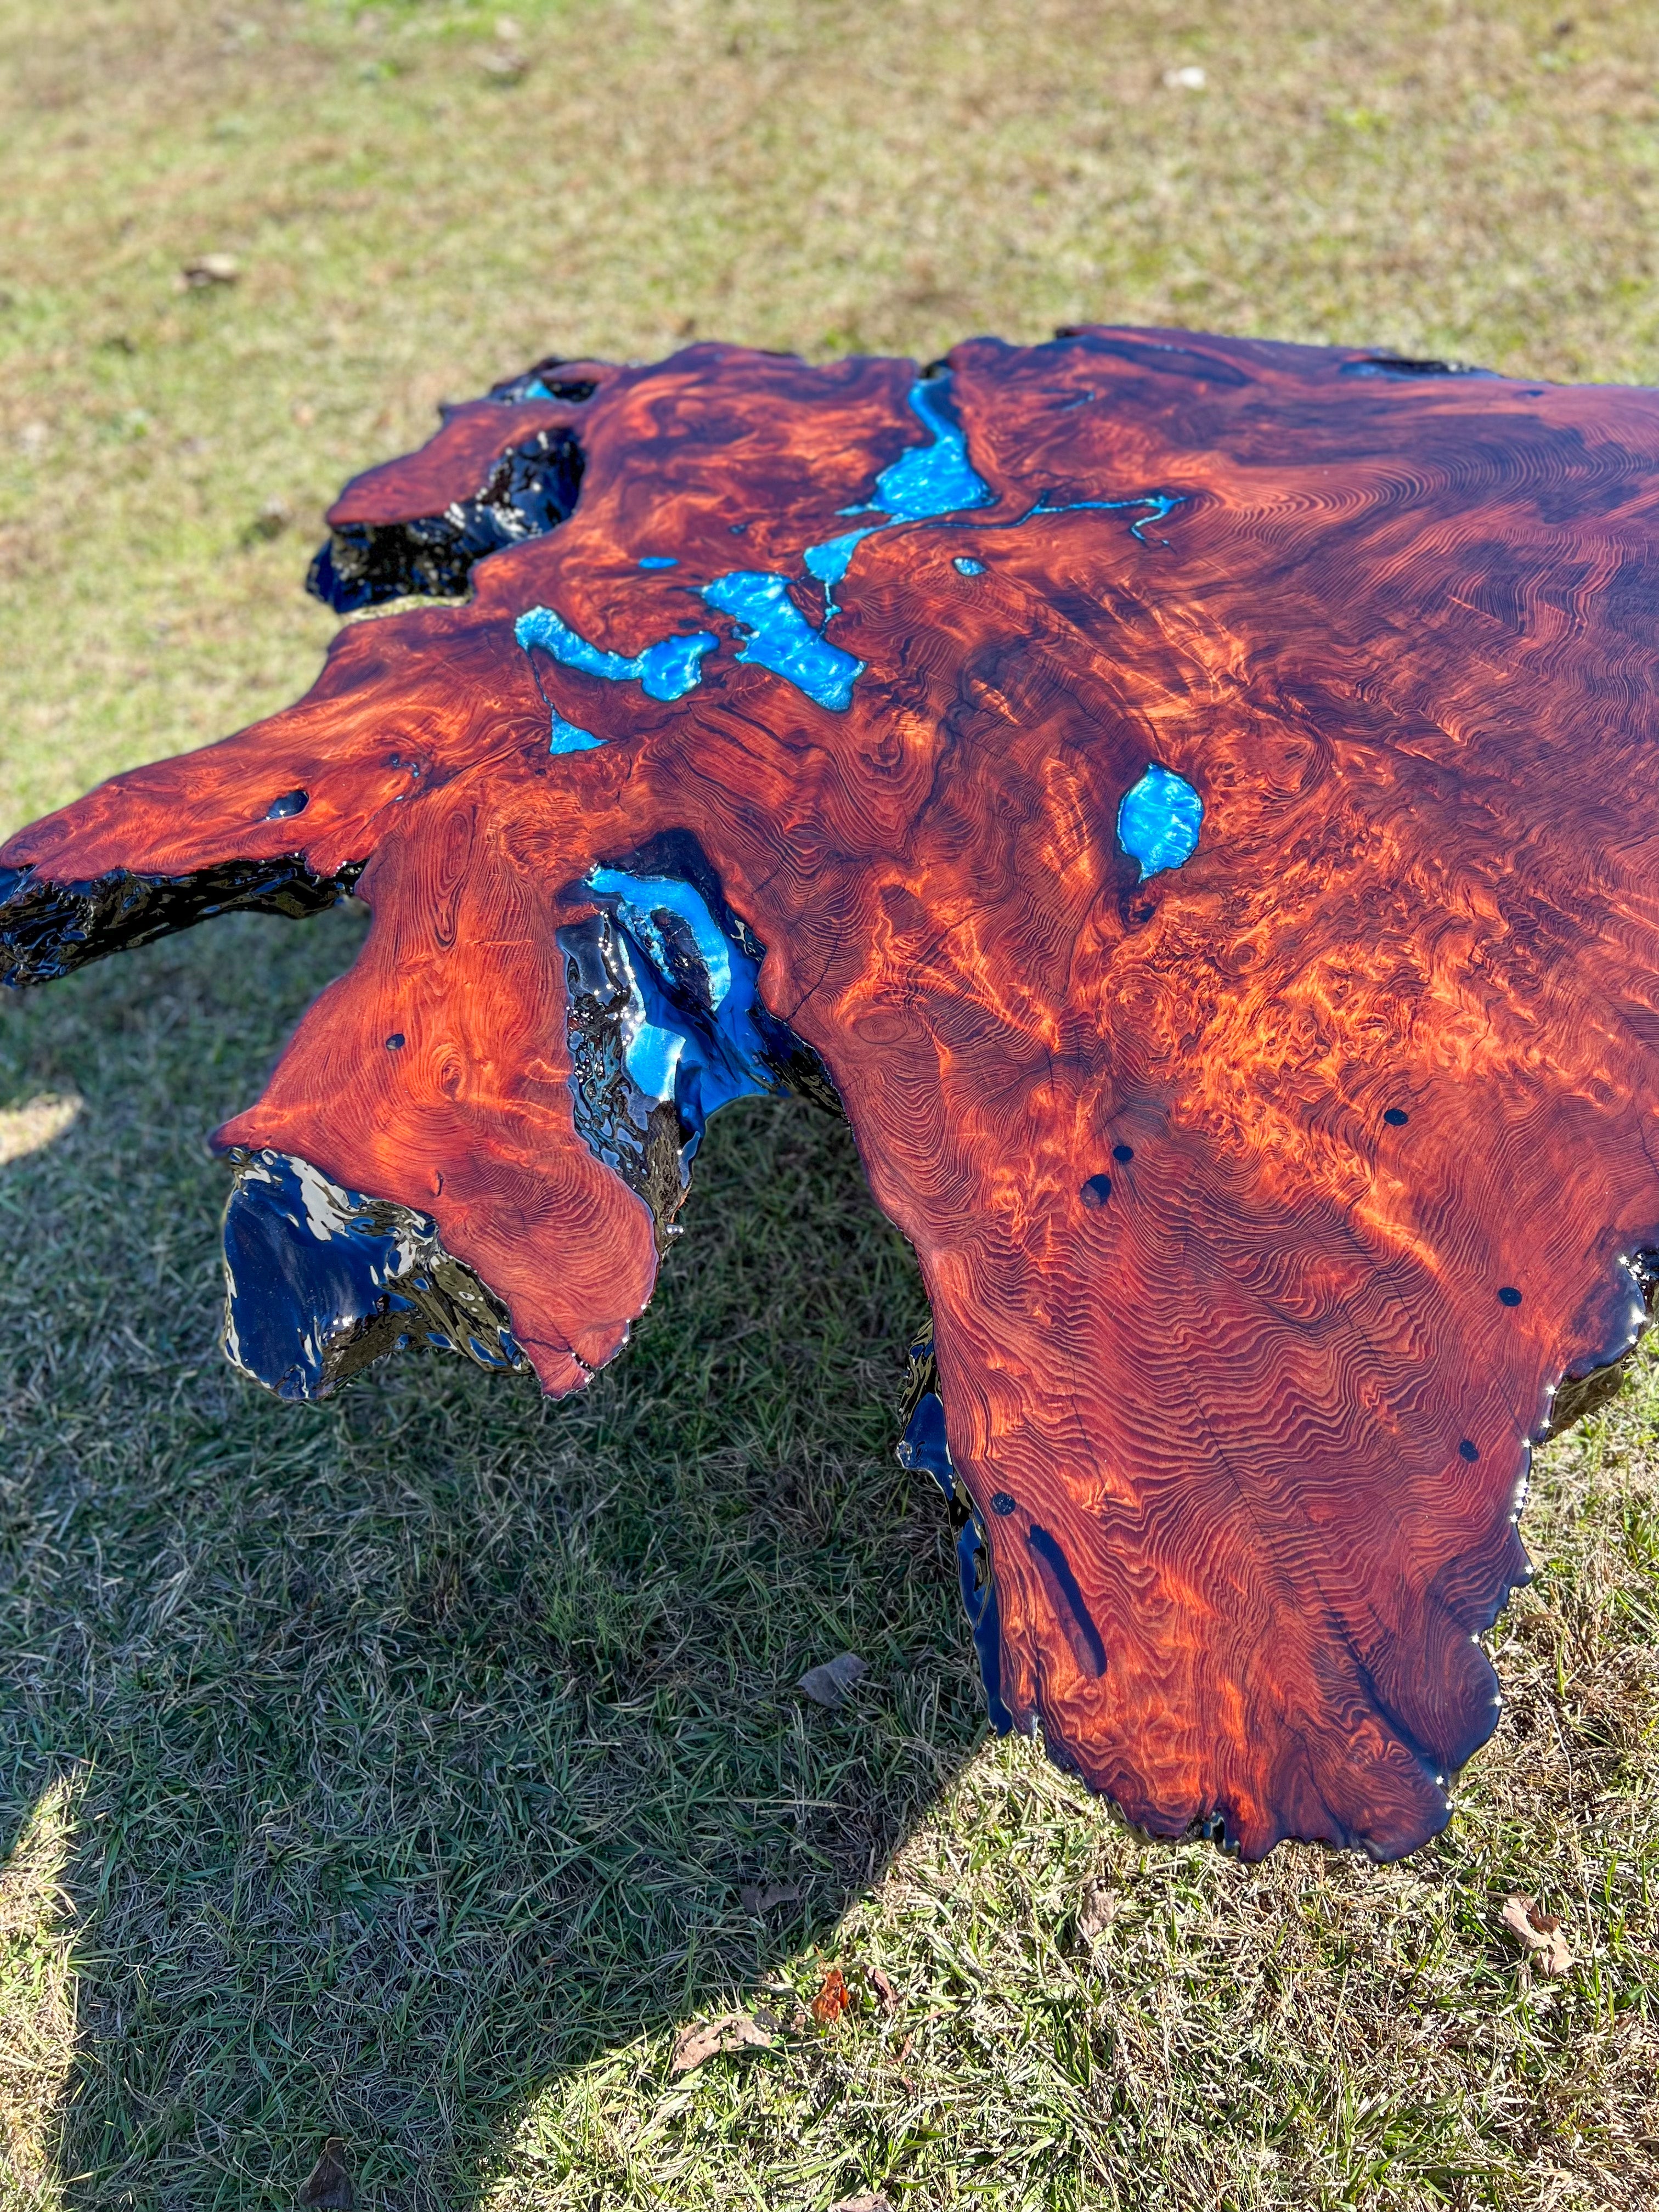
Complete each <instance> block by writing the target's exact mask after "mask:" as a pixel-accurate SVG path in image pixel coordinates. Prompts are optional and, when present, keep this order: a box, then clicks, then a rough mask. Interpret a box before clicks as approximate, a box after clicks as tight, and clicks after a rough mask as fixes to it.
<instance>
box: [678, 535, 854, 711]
mask: <svg viewBox="0 0 1659 2212" xmlns="http://www.w3.org/2000/svg"><path fill="white" fill-rule="evenodd" d="M702 597H703V599H704V601H705V602H706V603H707V604H708V605H709V606H711V607H714V608H716V609H717V610H718V611H720V613H721V614H725V615H730V616H731V617H732V620H733V621H734V622H739V623H743V624H744V627H745V628H746V629H748V630H749V631H750V636H749V638H748V639H747V640H746V641H745V642H744V644H743V645H742V646H741V647H739V648H738V659H739V660H752V661H755V662H757V663H758V664H759V665H760V666H761V667H763V668H769V669H770V670H771V671H773V673H774V674H775V675H776V676H781V677H782V678H784V680H785V682H786V683H789V684H793V685H794V687H795V689H796V690H798V691H802V692H805V695H806V696H807V697H808V698H809V699H813V700H816V701H817V703H818V705H819V706H820V707H829V708H832V709H833V710H834V711H835V712H836V714H845V713H846V711H847V709H848V708H849V707H850V706H851V705H852V703H853V685H854V683H855V682H856V681H857V679H858V678H859V677H860V676H861V675H862V674H863V672H864V663H863V662H862V661H861V660H854V658H853V656H852V654H851V653H843V652H842V650H841V647H839V646H836V645H831V644H829V641H827V640H826V639H824V638H823V637H822V636H820V635H819V634H818V632H817V630H815V629H813V627H812V625H811V623H809V622H808V621H807V619H806V617H805V615H804V614H803V613H802V612H801V611H800V609H799V607H798V606H797V605H795V603H794V601H793V599H791V598H790V596H789V579H788V578H787V576H777V575H769V574H764V573H763V572H760V571H757V570H752V569H739V570H738V571H737V572H735V573H734V574H732V575H729V576H717V577H716V578H715V580H714V582H713V583H712V584H705V585H704V586H703V589H702Z"/></svg>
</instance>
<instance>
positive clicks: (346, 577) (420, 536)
mask: <svg viewBox="0 0 1659 2212" xmlns="http://www.w3.org/2000/svg"><path fill="white" fill-rule="evenodd" d="M581 480H582V453H581V447H580V445H579V444H578V443H577V441H576V439H575V436H574V433H573V432H571V431H569V430H564V429H557V430H540V431H538V432H537V433H536V435H534V436H533V437H532V438H530V439H529V440H527V441H526V443H525V444H524V445H522V446H516V447H513V450H512V451H511V452H510V453H503V454H502V455H501V459H499V460H498V461H497V462H496V464H495V468H494V469H493V470H492V471H491V472H490V477H489V483H487V484H485V485H484V487H483V489H482V490H481V491H480V492H478V493H477V495H476V497H474V498H472V499H465V500H457V501H454V502H453V505H452V506H450V507H446V509H445V510H444V512H443V513H441V514H428V515H421V516H418V517H416V519H415V520H412V521H409V522H386V523H375V522H342V523H338V524H337V525H336V526H335V527H334V529H333V531H332V532H331V534H330V537H329V540H328V543H327V544H326V545H325V546H324V547H323V548H322V549H321V550H320V551H319V553H318V555H317V556H316V558H315V559H314V560H313V562H312V564H311V568H310V572H309V573H308V574H307V577H306V589H307V591H308V592H311V593H312V594H313V597H314V598H317V599H321V600H322V601H323V603H324V604H325V605H326V606H331V607H332V608H333V609H334V611H335V612H336V613H337V614H350V613H352V612H354V611H356V609H357V608H359V607H376V606H382V605H385V604H386V601H387V600H388V599H404V598H405V597H407V596H408V595H410V593H416V594H418V595H420V596H421V597H423V598H428V599H461V598H464V597H465V592H466V588H467V580H468V578H469V577H470V576H471V574H472V570H473V568H474V566H475V564H476V563H477V562H480V561H482V560H483V558H484V557H485V556H486V555H487V554H490V553H499V552H501V550H503V548H504V547H506V546H508V545H517V544H520V543H521V542H522V541H523V540H524V539H525V538H541V537H544V536H545V535H546V533H547V532H549V531H550V530H553V529H556V528H557V526H558V525H559V524H560V523H562V521H563V520H565V518H566V517H567V515H568V514H569V513H572V511H573V510H574V507H575V504H576V497H577V494H578V492H579V491H580V488H581Z"/></svg>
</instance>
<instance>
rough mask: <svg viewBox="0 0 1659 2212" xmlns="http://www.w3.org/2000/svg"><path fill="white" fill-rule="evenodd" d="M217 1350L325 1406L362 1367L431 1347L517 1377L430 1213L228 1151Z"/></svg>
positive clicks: (489, 1315) (290, 1393)
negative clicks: (220, 1346)
mask: <svg viewBox="0 0 1659 2212" xmlns="http://www.w3.org/2000/svg"><path fill="white" fill-rule="evenodd" d="M231 1157H232V1160H233V1163H234V1166H235V1170H236V1179H235V1182H234V1185H233V1187H232V1189H231V1194H230V1198H229V1200H228V1203H227V1205H226V1206H225V1224H224V1255H225V1332H224V1334H225V1350H226V1352H227V1353H228V1356H229V1358H230V1360H231V1362H232V1364H234V1366H237V1367H240V1369H241V1370H242V1371H243V1373H244V1374H246V1375H250V1376H252V1377H253V1379H254V1380H255V1381H256V1382H258V1383H264V1385H265V1387H266V1389H270V1390H274V1391H275V1392H276V1395H277V1396H278V1397H280V1398H307V1399H315V1398H326V1397H328V1396H329V1395H331V1393H332V1392H333V1391H335V1390H336V1389H338V1387H339V1386H340V1384H341V1383H344V1382H346V1381H348V1380H349V1377H350V1376H353V1375H356V1373H357V1372H358V1371H359V1370H361V1369H362V1368H364V1367H367V1366H368V1364H369V1363H370V1362H371V1361H372V1360H375V1359H383V1358H386V1356H387V1355H388V1354H389V1353H391V1352H402V1351H404V1349H405V1348H406V1347H407V1346H409V1345H410V1344H429V1345H433V1346H436V1347H437V1348H438V1349H439V1350H441V1351H445V1352H460V1353H461V1354H462V1355H463V1357H464V1358H468V1359H471V1361H472V1362H473V1363H474V1364H475V1365H477V1366H479V1367H490V1368H498V1369H499V1368H519V1369H523V1368H525V1367H526V1366H527V1364H528V1363H527V1362H526V1359H525V1357H524V1354H523V1352H520V1349H519V1346H518V1345H517V1344H516V1343H515V1342H514V1341H513V1332H512V1330H511V1328H509V1326H508V1323H507V1312H506V1310H505V1308H504V1307H503V1306H501V1304H500V1303H499V1301H498V1300H496V1299H495V1298H494V1297H492V1296H491V1295H490V1293H489V1291H487V1290H485V1288H484V1287H483V1284H482V1283H480V1281H479V1280H478V1279H477V1276H476V1275H475V1274H474V1273H472V1271H471V1268H470V1267H464V1266H463V1265H462V1263H461V1262H460V1261H459V1260H456V1259H454V1258H453V1257H452V1256H451V1255H449V1254H448V1253H447V1252H446V1251H445V1249H444V1248H443V1246H442V1244H441V1243H440V1242H439V1238H438V1232H437V1227H436V1225H435V1223H434V1222H433V1220H432V1219H431V1218H430V1216H429V1215H427V1214H424V1213H416V1212H413V1211H412V1210H411V1209H410V1207H408V1206H394V1205H392V1204H390V1203H389V1202H388V1201H386V1200H382V1199H369V1198H364V1197H363V1196H362V1194H360V1193H358V1192H356V1191H348V1190H342V1189H341V1188H339V1186H338V1185H337V1184H336V1183H331V1182H329V1181H328V1179H327V1177H326V1176H323V1175H321V1174H319V1172H318V1170H316V1169H315V1168H313V1167H312V1166H311V1165H310V1164H308V1163H307V1161H305V1160H297V1159H292V1158H289V1157H288V1156H287V1155H286V1154H284V1153H282V1152H251V1153H250V1152H244V1153H240V1154H237V1153H233V1154H232V1156H231Z"/></svg>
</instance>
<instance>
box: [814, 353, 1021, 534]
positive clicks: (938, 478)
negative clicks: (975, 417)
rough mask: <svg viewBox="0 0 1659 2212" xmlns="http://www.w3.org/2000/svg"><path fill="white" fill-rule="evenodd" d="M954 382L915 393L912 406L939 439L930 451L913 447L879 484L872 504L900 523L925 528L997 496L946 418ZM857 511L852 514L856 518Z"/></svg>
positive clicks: (929, 382)
mask: <svg viewBox="0 0 1659 2212" xmlns="http://www.w3.org/2000/svg"><path fill="white" fill-rule="evenodd" d="M950 385H951V380H950V378H949V377H948V376H935V377H927V378H924V379H923V380H922V381H921V383H919V384H913V385H912V386H911V387H910V404H911V407H912V408H913V409H914V410H915V412H916V414H918V415H919V416H921V420H922V422H923V425H924V427H925V428H927V429H929V430H931V431H932V432H933V441H932V443H931V444H929V445H926V446H911V447H908V448H907V450H906V451H905V452H903V453H901V454H900V455H899V457H898V459H897V460H896V461H893V462H890V464H889V465H888V466H887V467H886V468H884V470H883V471H882V472H881V474H880V475H879V476H878V477H877V478H876V495H875V497H874V498H873V499H872V501H870V505H871V506H872V507H875V508H877V509H878V511H879V512H880V513H883V514H890V515H891V516H892V518H893V520H894V521H895V522H921V521H923V520H926V519H927V517H928V516H929V515H934V514H955V513H959V512H960V510H961V509H962V508H963V507H988V506H989V505H990V504H991V502H992V501H993V500H994V498H995V496H996V495H995V494H994V492H993V490H992V489H991V487H990V485H989V484H987V483H986V481H985V479H984V477H982V476H981V475H980V473H979V471H978V470H977V469H975V466H974V465H973V463H972V462H971V461H970V460H969V458H968V441H967V438H966V437H965V436H964V435H963V432H962V431H961V430H960V429H959V428H957V425H956V424H955V423H954V422H952V421H951V417H950V416H949V415H948V414H947V413H946V412H945V393H946V392H948V391H949V389H950ZM857 511H858V510H857V509H855V508H854V509H850V510H849V512H852V513H856V512H857Z"/></svg>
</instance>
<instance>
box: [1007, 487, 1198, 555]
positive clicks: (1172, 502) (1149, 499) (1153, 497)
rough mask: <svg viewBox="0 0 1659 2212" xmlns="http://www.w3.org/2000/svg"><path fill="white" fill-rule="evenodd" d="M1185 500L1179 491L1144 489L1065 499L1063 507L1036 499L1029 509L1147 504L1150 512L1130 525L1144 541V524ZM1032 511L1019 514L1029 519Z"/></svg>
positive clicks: (1115, 508)
mask: <svg viewBox="0 0 1659 2212" xmlns="http://www.w3.org/2000/svg"><path fill="white" fill-rule="evenodd" d="M1186 503H1187V501H1186V495H1185V494H1184V493H1182V492H1170V491H1149V492H1143V493H1142V495H1141V496H1140V497H1139V499H1068V500H1067V501H1066V503H1065V504H1064V506H1062V507H1050V506H1049V505H1048V502H1047V501H1038V503H1037V504H1036V506H1035V507H1033V508H1032V509H1031V514H1076V513H1079V512H1080V511H1081V510H1082V509H1083V508H1085V507H1099V508H1101V509H1102V510H1103V512H1105V513H1109V514H1117V513H1122V512H1123V511H1124V510H1125V509H1126V508H1127V507H1151V509H1152V513H1150V514H1145V515H1143V516H1142V517H1141V519H1140V520H1139V522H1132V523H1131V524H1130V525H1129V535H1130V537H1131V538H1140V542H1141V544H1143V545H1144V544H1146V538H1144V537H1142V536H1141V533H1142V532H1143V531H1144V530H1145V529H1146V526H1147V524H1148V523H1149V522H1162V521H1163V520H1164V516H1165V515H1166V514H1173V513H1174V512H1175V510H1176V507H1184V506H1185V505H1186ZM1031 514H1023V515H1021V517H1020V520H1021V521H1022V522H1029V521H1030V520H1031Z"/></svg>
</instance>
